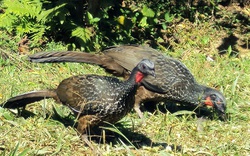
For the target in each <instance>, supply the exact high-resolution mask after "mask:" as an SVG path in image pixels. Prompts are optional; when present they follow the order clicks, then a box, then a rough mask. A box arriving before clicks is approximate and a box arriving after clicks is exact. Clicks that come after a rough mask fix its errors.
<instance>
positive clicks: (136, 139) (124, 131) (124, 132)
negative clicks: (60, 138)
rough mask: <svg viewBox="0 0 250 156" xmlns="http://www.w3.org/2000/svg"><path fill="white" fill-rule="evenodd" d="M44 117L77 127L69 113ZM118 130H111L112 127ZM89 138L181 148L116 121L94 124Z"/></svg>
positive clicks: (24, 114) (27, 113) (28, 114)
mask: <svg viewBox="0 0 250 156" xmlns="http://www.w3.org/2000/svg"><path fill="white" fill-rule="evenodd" d="M18 116H22V117H24V118H25V119H26V118H29V117H34V116H36V114H34V113H32V112H30V111H28V110H22V111H20V113H19V114H18ZM46 118H49V119H52V120H55V121H59V122H60V123H62V124H63V125H64V126H65V127H69V126H70V127H75V128H76V127H77V123H76V122H75V117H74V115H73V114H71V113H70V114H69V115H68V116H63V117H62V116H61V115H60V114H58V113H57V112H56V111H55V110H54V113H53V114H52V115H49V113H48V114H46ZM125 125H126V124H125ZM112 126H114V127H115V129H117V130H118V131H119V133H117V132H116V131H113V130H112V129H113V128H114V127H112ZM88 138H89V140H91V141H93V142H96V143H98V144H109V145H110V144H112V145H113V146H114V145H121V144H123V145H125V146H128V147H129V146H130V147H131V146H132V147H134V148H136V149H141V148H142V147H158V148H160V149H166V148H167V147H170V148H171V149H172V150H173V151H175V152H178V151H181V150H182V147H181V146H179V145H168V144H167V143H164V142H153V141H152V140H151V139H150V138H149V137H147V136H146V135H144V134H141V133H138V132H134V131H133V130H132V129H131V128H128V127H124V124H122V123H117V124H115V125H110V124H103V125H101V126H96V127H93V128H91V129H90V130H89V131H88Z"/></svg>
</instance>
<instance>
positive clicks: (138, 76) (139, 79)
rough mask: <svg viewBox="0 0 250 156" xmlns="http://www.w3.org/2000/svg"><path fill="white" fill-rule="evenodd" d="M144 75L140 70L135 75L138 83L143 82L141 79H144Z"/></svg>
mask: <svg viewBox="0 0 250 156" xmlns="http://www.w3.org/2000/svg"><path fill="white" fill-rule="evenodd" d="M143 77H144V74H143V73H141V72H139V71H138V72H137V73H136V75H135V82H136V83H139V82H141V80H142V79H143Z"/></svg>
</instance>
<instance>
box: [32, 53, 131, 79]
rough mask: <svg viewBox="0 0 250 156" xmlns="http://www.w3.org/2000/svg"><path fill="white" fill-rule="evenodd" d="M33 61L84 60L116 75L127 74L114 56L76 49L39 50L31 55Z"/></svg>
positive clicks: (83, 61)
mask: <svg viewBox="0 0 250 156" xmlns="http://www.w3.org/2000/svg"><path fill="white" fill-rule="evenodd" d="M29 60H30V61H31V62H36V63H53V62H82V63H90V64H95V65H99V66H101V67H103V68H104V69H105V70H106V71H107V72H109V73H112V74H114V75H116V76H127V75H128V73H127V71H126V69H125V68H124V67H122V66H121V65H119V64H118V63H117V62H116V61H115V60H114V59H113V58H112V57H110V56H107V55H101V54H90V53H85V52H76V51H61V52H39V53H36V54H33V55H30V56H29Z"/></svg>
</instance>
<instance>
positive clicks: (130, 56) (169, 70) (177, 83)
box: [28, 45, 226, 120]
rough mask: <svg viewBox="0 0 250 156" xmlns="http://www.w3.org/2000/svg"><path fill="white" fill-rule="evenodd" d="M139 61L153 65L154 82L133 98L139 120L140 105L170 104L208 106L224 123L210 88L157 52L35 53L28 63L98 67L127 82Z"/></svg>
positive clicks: (218, 97)
mask: <svg viewBox="0 0 250 156" xmlns="http://www.w3.org/2000/svg"><path fill="white" fill-rule="evenodd" d="M141 59H150V60H151V61H153V62H154V64H155V73H156V75H157V76H156V78H154V79H153V78H152V77H147V78H145V79H143V80H142V85H141V86H140V87H139V88H138V91H137V93H136V95H135V105H134V110H135V111H136V112H137V114H138V115H139V117H140V118H143V113H142V112H141V110H140V104H142V103H144V104H145V103H151V105H155V104H157V103H159V102H166V101H172V102H176V103H180V104H182V105H188V106H191V107H194V108H196V107H200V106H212V107H213V108H214V109H215V110H216V112H217V113H218V115H219V118H220V119H222V120H225V117H226V116H225V113H226V99H225V97H224V95H223V94H222V93H221V92H220V91H218V90H216V89H214V88H211V87H208V86H204V85H201V84H199V83H198V82H197V81H196V79H195V78H194V76H193V75H192V73H191V72H190V71H189V69H188V68H187V67H186V66H185V65H184V64H183V63H182V62H180V61H179V60H177V59H174V58H172V57H168V56H164V55H163V54H162V52H161V51H158V50H156V49H153V48H151V47H149V46H143V45H118V46H111V47H108V48H106V49H105V50H104V51H102V52H100V53H86V52H77V51H54V52H38V53H35V54H33V55H30V56H29V58H28V60H29V61H31V62H36V63H53V62H79V63H81V62H82V63H90V64H95V65H99V66H100V67H102V68H104V69H105V70H106V71H107V72H108V73H111V74H113V75H115V76H121V77H124V78H125V79H127V78H128V75H129V73H130V72H131V71H132V69H133V66H134V65H136V64H137V63H138V62H139V61H140V60H141Z"/></svg>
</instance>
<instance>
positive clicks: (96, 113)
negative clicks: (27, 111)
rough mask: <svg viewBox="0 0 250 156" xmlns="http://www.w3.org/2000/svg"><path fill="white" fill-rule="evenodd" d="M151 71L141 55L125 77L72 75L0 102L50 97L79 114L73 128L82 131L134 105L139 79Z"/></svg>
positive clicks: (20, 103) (151, 66) (116, 118)
mask: <svg viewBox="0 0 250 156" xmlns="http://www.w3.org/2000/svg"><path fill="white" fill-rule="evenodd" d="M154 74H155V72H154V63H153V62H151V61H149V60H147V59H144V60H142V61H141V62H140V63H139V64H138V65H137V66H136V67H135V68H134V69H133V70H132V72H131V75H130V77H129V79H128V80H126V81H121V80H119V79H117V78H114V77H107V76H98V75H81V76H73V77H70V78H68V79H65V80H63V81H62V82H61V83H60V84H59V86H58V87H57V89H52V90H42V91H33V92H28V93H25V94H21V95H18V96H16V97H12V98H10V99H9V100H7V101H6V102H5V103H4V104H2V105H3V107H5V108H18V107H23V106H26V105H27V104H29V103H33V102H35V101H40V100H43V99H44V98H54V99H55V100H56V101H59V102H61V103H62V104H64V105H66V106H68V107H69V108H70V109H71V110H72V111H73V112H74V113H75V115H76V116H79V118H78V127H77V130H78V131H79V132H80V133H81V134H84V133H86V131H85V130H86V128H87V127H88V126H90V127H92V126H95V125H99V124H102V123H103V122H104V121H106V122H109V123H115V122H117V121H119V120H120V119H122V118H123V117H124V116H125V115H126V114H127V113H129V112H130V111H131V109H132V108H133V106H134V102H135V94H136V90H137V87H138V85H139V84H140V82H141V81H142V80H143V78H144V77H146V76H147V75H153V76H154Z"/></svg>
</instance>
